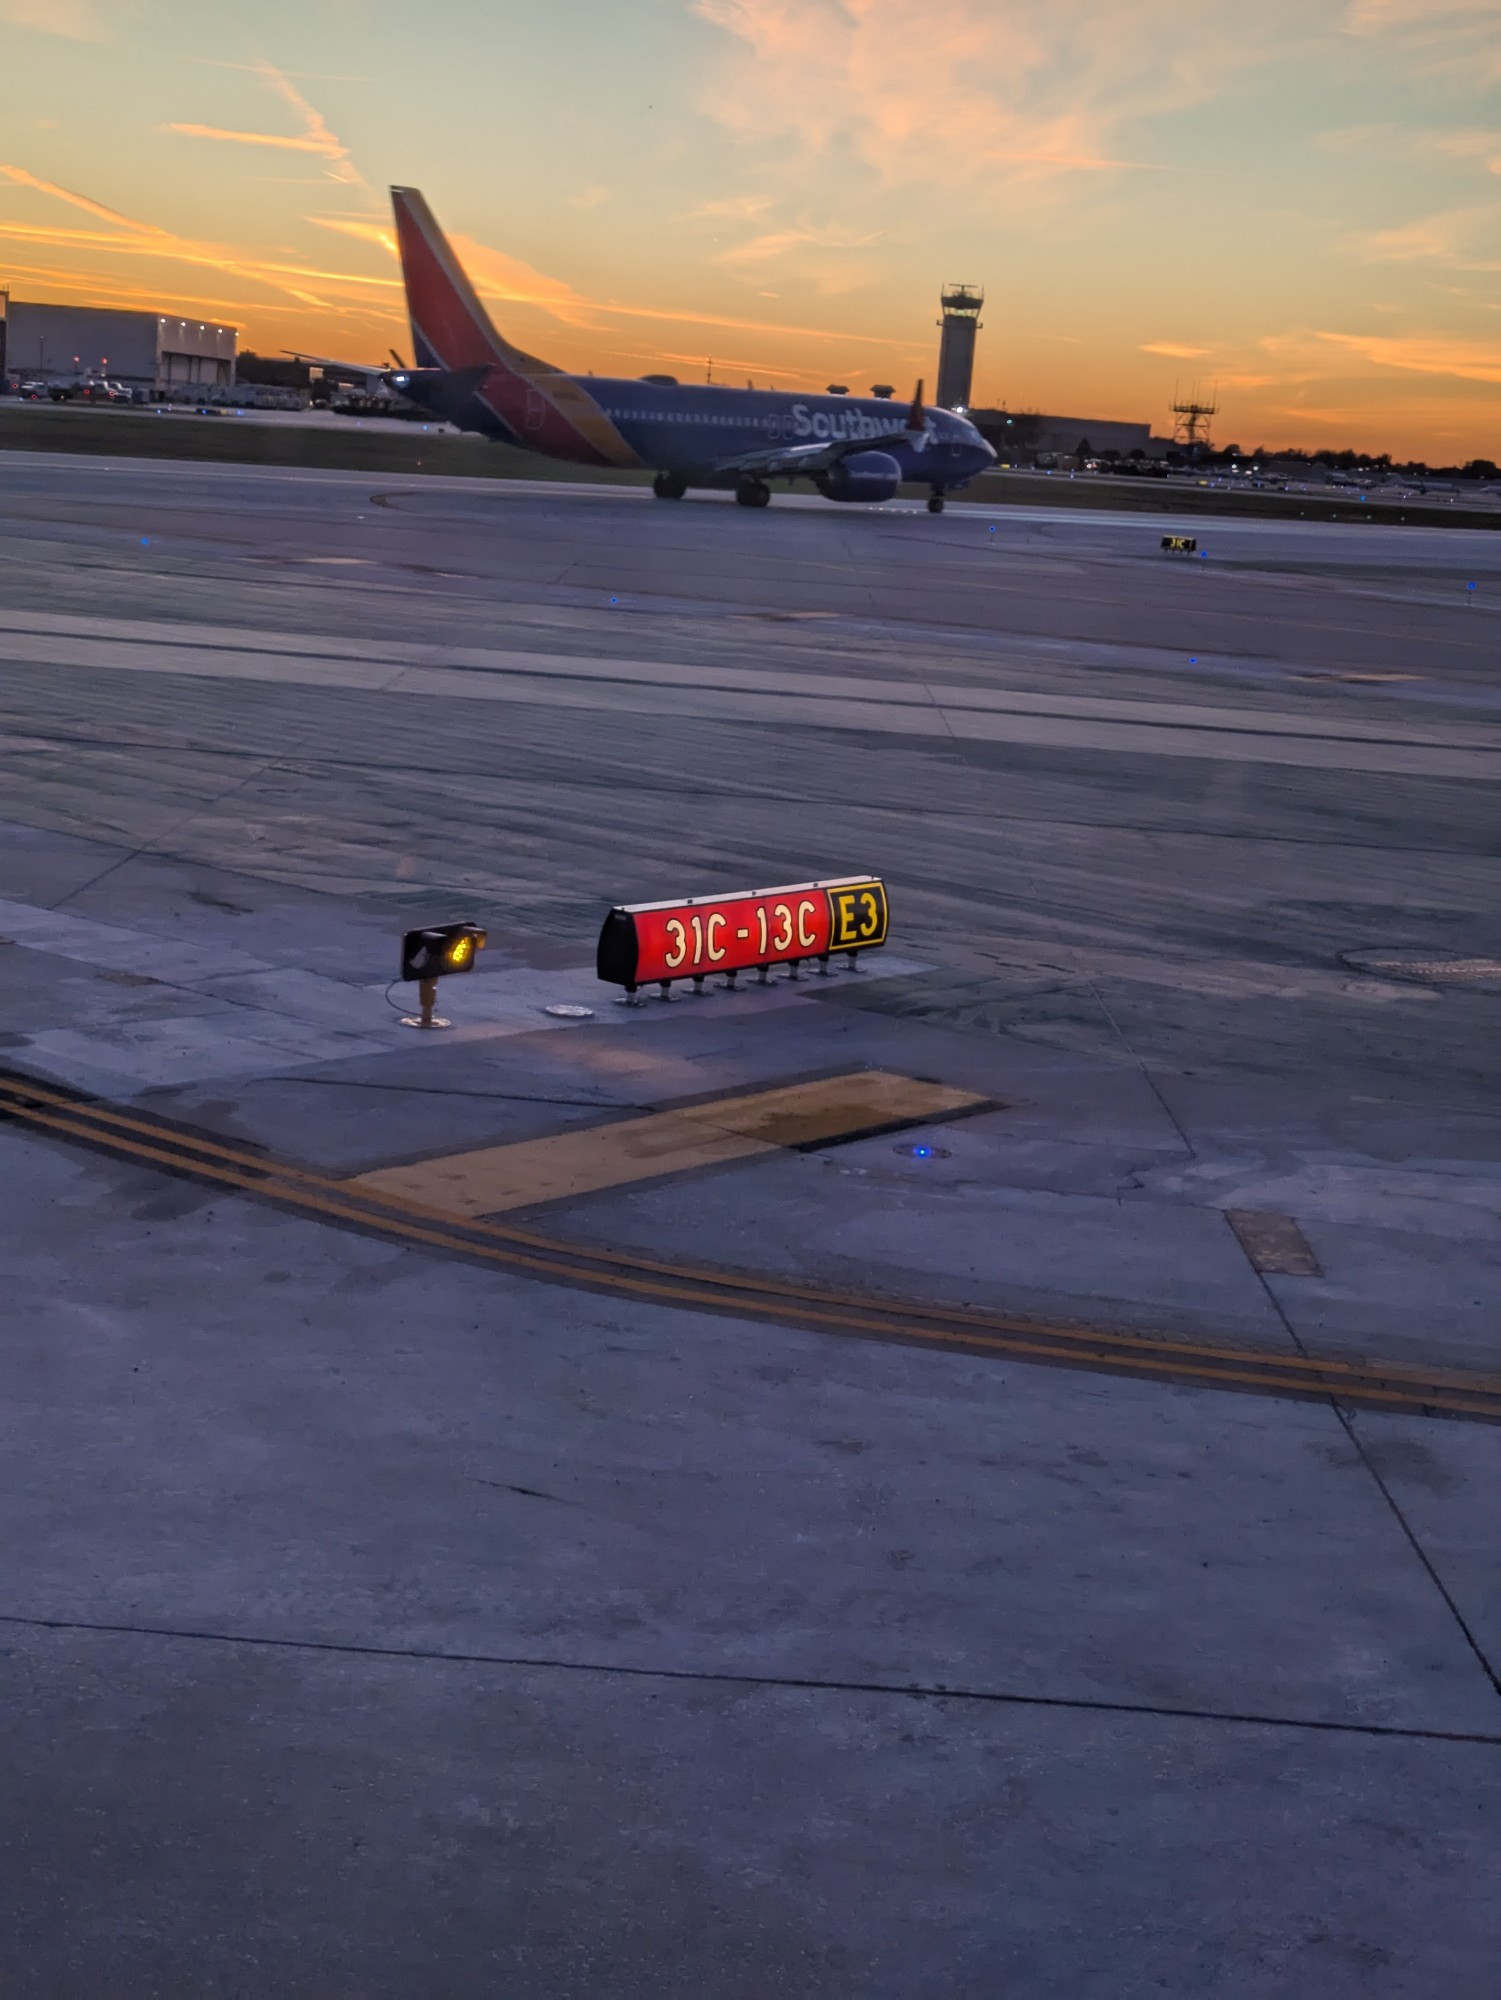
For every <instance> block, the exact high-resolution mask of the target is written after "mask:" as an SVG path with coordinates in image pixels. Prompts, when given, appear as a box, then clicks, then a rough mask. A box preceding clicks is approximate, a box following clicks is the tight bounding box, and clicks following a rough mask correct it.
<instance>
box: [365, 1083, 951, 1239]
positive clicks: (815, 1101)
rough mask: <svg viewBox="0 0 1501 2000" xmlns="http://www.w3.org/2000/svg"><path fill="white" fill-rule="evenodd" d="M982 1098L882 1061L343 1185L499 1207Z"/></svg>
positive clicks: (885, 1123)
mask: <svg viewBox="0 0 1501 2000" xmlns="http://www.w3.org/2000/svg"><path fill="white" fill-rule="evenodd" d="M987 1101H988V1100H987V1099H985V1098H983V1097H979V1096H977V1095H976V1094H975V1093H974V1092H973V1091H968V1090H954V1089H951V1088H950V1087H949V1086H948V1085H946V1084H938V1083H924V1082H921V1081H919V1080H918V1079H917V1078H915V1077H907V1076H897V1075H894V1074H893V1073H892V1072H890V1071H888V1070H857V1071H854V1072H852V1073H851V1074H850V1075H848V1076H838V1077H828V1078H825V1079H823V1080H821V1081H819V1082H817V1083H799V1084H789V1085H783V1086H781V1087H779V1088H777V1089H773V1090H757V1091H750V1092H747V1093H745V1094H744V1095H741V1096H736V1097H721V1098H716V1099H714V1100H713V1101H712V1102H710V1103H707V1104H695V1105H688V1106H683V1107H678V1108H676V1109H674V1110H671V1111H658V1112H653V1113H651V1114H649V1115H648V1116H647V1117H644V1118H627V1119H622V1120H617V1121H616V1122H615V1123H613V1124H608V1125H592V1126H589V1127H588V1128H587V1129H585V1130H583V1131H579V1130H573V1131H568V1132H555V1133H550V1134H549V1135H548V1136H547V1137H546V1138H542V1139H522V1140H517V1141H514V1142H512V1143H511V1144H509V1145H503V1146H482V1147H478V1148H476V1149H474V1150H473V1151H470V1152H464V1153H450V1154H448V1155H446V1156H445V1157H443V1158H441V1159H435V1160H421V1161H418V1162H416V1163H415V1164H413V1165H410V1166H397V1167H378V1168H375V1169H374V1170H372V1171H371V1172H369V1173H364V1174H357V1175H355V1176H354V1177H353V1178H352V1179H350V1180H349V1181H347V1182H345V1183H344V1185H345V1186H346V1187H348V1188H350V1189H352V1190H364V1191H366V1192H368V1193H371V1194H377V1195H382V1194H389V1195H397V1196H403V1197H406V1198H407V1199H410V1200H412V1201H414V1202H419V1203H421V1204H422V1205H423V1206H424V1207H425V1208H428V1209H430V1210H434V1211H437V1212H440V1213H442V1214H446V1215H462V1216H477V1215H500V1214H503V1213H505V1212H506V1211H507V1210H508V1209H515V1208H531V1207H534V1206H535V1205H536V1204H538V1203H540V1202H545V1201H560V1200H564V1199H567V1198H569V1197H571V1196H576V1195H583V1194H596V1193H598V1192H600V1191H601V1190H602V1189H604V1188H612V1187H626V1186H629V1185H630V1184H632V1183H633V1182H636V1181H645V1180H659V1179H661V1178H662V1177H663V1176H665V1175H668V1174H681V1173H688V1172H691V1171H693V1170H694V1169H696V1168H704V1167H713V1166H722V1165H725V1164H727V1163H729V1162H731V1161H734V1160H748V1159H754V1158H755V1157H757V1156H758V1155H762V1154H766V1153H775V1152H779V1151H783V1150H785V1149H787V1148H791V1147H811V1146H820V1145H829V1144H831V1143H833V1142H835V1141H838V1140H842V1139H854V1138H860V1137H865V1136H868V1135H869V1134H871V1133H873V1132H883V1131H892V1130H895V1129H896V1128H897V1127H898V1126H902V1125H912V1124H917V1123H922V1122H925V1121H927V1120H929V1119H933V1118H941V1117H944V1116H946V1115H952V1114H953V1113H954V1112H957V1111H974V1110H978V1109H979V1108H980V1107H981V1106H982V1105H984V1104H985V1103H986V1102H987Z"/></svg>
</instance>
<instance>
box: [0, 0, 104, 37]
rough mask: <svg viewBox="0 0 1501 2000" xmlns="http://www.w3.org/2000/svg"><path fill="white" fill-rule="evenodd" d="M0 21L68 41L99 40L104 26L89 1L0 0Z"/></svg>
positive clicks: (102, 34) (13, 26)
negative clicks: (37, 30)
mask: <svg viewBox="0 0 1501 2000" xmlns="http://www.w3.org/2000/svg"><path fill="white" fill-rule="evenodd" d="M0 21H3V22H5V23H6V24H7V25H8V26H10V27H12V28H36V29H39V30H40V31H41V33H43V34H45V35H62V36H63V37H64V38H65V39H66V40H68V41H70V42H98V41H102V40H103V39H104V35H105V26H104V21H103V18H102V17H101V15H100V13H99V10H98V8H97V7H95V6H93V5H91V4H90V0H0Z"/></svg>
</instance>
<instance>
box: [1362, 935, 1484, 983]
mask: <svg viewBox="0 0 1501 2000" xmlns="http://www.w3.org/2000/svg"><path fill="white" fill-rule="evenodd" d="M1340 959H1341V961H1342V962H1343V963H1344V964H1345V965H1348V966H1349V967H1350V969H1351V971H1352V972H1368V973H1371V974H1373V975H1374V976H1375V977H1377V978H1379V979H1412V980H1416V981H1417V982H1418V983H1419V984H1420V985H1423V986H1467V987H1469V988H1470V989H1471V990H1472V991H1473V990H1479V991H1481V992H1487V993H1488V992H1496V993H1501V958H1456V957H1451V956H1450V955H1449V954H1447V953H1445V952H1441V951H1435V950H1433V948H1432V947H1431V946H1428V947H1425V946H1422V945H1388V946H1386V947H1385V948H1383V949H1381V950H1379V951H1342V952H1341V953H1340Z"/></svg>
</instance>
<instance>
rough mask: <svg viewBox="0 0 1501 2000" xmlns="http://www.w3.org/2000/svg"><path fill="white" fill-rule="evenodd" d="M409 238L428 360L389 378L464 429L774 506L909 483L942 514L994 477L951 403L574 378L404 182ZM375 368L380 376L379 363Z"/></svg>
mask: <svg viewBox="0 0 1501 2000" xmlns="http://www.w3.org/2000/svg"><path fill="white" fill-rule="evenodd" d="M391 205H392V207H393V209H394V211H395V215H396V240H397V243H398V245H399V246H400V250H401V273H402V278H403V281H404V283H405V286H406V297H407V310H408V313H409V314H410V317H411V322H412V341H413V345H414V348H415V352H416V361H417V366H416V367H415V368H411V369H407V368H401V369H398V370H396V371H395V372H383V373H382V375H381V380H382V381H383V382H385V383H386V384H387V385H388V386H389V387H390V388H392V389H395V390H397V391H399V393H400V394H401V395H403V396H406V397H409V398H410V399H411V401H413V402H414V403H417V404H418V405H419V406H420V407H421V408H423V409H426V410H430V411H431V412H432V414H433V415H434V416H437V417H442V418H444V419H445V420H446V421H447V422H449V423H451V424H454V425H456V426H457V427H458V428H459V429H460V430H465V431H479V432H481V433H482V434H483V435H484V436H486V437H491V438H499V439H500V440H501V441H502V442H503V443H505V444H513V445H524V446H525V447H526V448H527V449H528V450H530V451H539V452H544V453H546V455H547V456H548V457H550V458H565V459H571V460H572V461H573V462H574V463H575V464H578V465H631V466H642V467H647V466H649V467H651V468H652V469H653V470H654V471H655V473H656V475H657V476H656V479H655V480H654V481H653V484H652V491H653V492H654V493H655V494H656V496H657V498H658V499H659V500H681V499H682V497H683V495H684V494H685V493H686V492H687V491H688V489H689V487H690V486H712V487H728V488H732V489H733V491H734V494H735V498H736V499H737V500H738V501H739V502H740V504H741V506H742V507H764V506H765V505H766V504H767V502H768V501H769V500H770V499H771V488H770V487H769V486H768V485H767V483H766V482H767V481H768V480H769V479H810V480H812V482H813V484H814V485H815V486H816V487H817V488H818V491H819V492H820V493H822V494H823V496H824V498H825V499H826V500H867V501H869V500H889V499H891V497H892V496H893V494H894V493H895V492H896V489H897V487H898V485H899V484H900V483H901V482H902V481H903V480H910V481H914V482H916V483H918V484H921V485H923V486H926V487H927V488H928V492H929V499H928V509H929V511H930V512H931V513H934V514H938V513H942V511H943V496H944V494H945V493H946V492H948V491H949V490H950V489H952V488H954V487H957V486H964V485H967V484H968V482H969V481H970V480H971V479H973V478H974V476H975V474H976V473H977V472H983V471H984V469H985V467H986V466H987V465H990V464H991V463H992V462H993V461H994V459H995V453H994V452H993V451H992V450H991V448H990V446H989V445H988V444H987V443H986V442H985V440H984V438H982V437H981V435H980V433H979V432H978V431H977V430H976V429H975V427H974V425H973V424H971V423H969V422H968V421H967V420H966V419H965V418H964V417H961V416H958V415H956V414H955V413H954V412H953V411H951V410H928V409H924V407H923V400H922V384H921V383H919V384H918V387H917V394H916V395H915V396H914V398H913V400H912V403H911V406H910V407H904V406H902V405H900V404H893V403H890V402H887V401H884V400H882V399H880V398H877V397H872V398H869V399H866V398H863V397H854V396H799V395H789V394H786V393H784V392H779V391H776V390H770V389H728V388H714V387H712V386H710V387H704V388H699V387H697V386H693V387H688V386H685V385H682V384H679V383H677V382H675V381H674V380H673V378H672V377H671V376H670V375H646V376H643V377H642V378H641V380H640V381H630V380H614V379H612V378H611V377H609V376H604V375H565V374H564V373H563V372H562V370H561V369H557V368H553V367H551V366H550V365H549V364H548V363H547V362H545V361H539V360H537V358H536V357H535V356H534V355H531V354H524V353H523V352H522V351H521V349H520V348H519V347H513V346H512V345H511V343H510V342H509V341H508V340H505V339H503V338H502V337H501V335H500V334H499V333H497V332H496V330H495V328H494V326H493V325H492V324H491V321H490V315H489V314H488V313H487V312H486V311H485V308H484V307H483V306H482V305H481V304H480V302H479V298H478V296H477V295H476V293H475V290H474V287H473V286H472V285H471V284H470V282H469V279H468V277H467V276H466V275H465V272H464V269H463V266H462V265H461V264H460V263H459V260H458V258H457V257H456V256H455V255H454V253H453V250H452V248H451V247H450V245H449V243H448V240H447V238H446V237H445V236H444V234H443V232H442V230H441V229H439V227H438V225H437V223H436V222H435V221H434V220H433V215H432V211H431V209H429V207H428V205H427V203H426V202H425V201H424V200H423V198H422V196H421V195H420V194H419V193H418V192H417V190H416V189H415V188H400V187H399V188H392V190H391ZM372 372H373V371H372Z"/></svg>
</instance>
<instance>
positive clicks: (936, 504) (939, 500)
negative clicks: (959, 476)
mask: <svg viewBox="0 0 1501 2000" xmlns="http://www.w3.org/2000/svg"><path fill="white" fill-rule="evenodd" d="M928 512H929V513H930V514H941V513H942V512H943V488H942V487H941V486H935V487H934V488H933V491H932V492H931V493H930V494H929V495H928Z"/></svg>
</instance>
